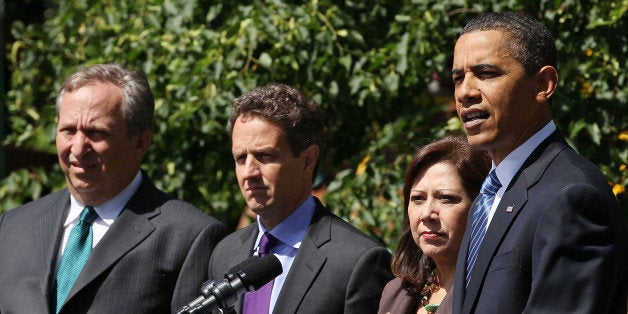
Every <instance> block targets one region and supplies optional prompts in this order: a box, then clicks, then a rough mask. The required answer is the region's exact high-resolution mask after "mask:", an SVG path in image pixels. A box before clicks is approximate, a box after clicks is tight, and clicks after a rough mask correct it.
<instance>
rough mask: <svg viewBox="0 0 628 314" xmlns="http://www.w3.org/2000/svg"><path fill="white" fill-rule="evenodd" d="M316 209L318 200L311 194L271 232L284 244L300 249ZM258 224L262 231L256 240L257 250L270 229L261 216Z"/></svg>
mask: <svg viewBox="0 0 628 314" xmlns="http://www.w3.org/2000/svg"><path fill="white" fill-rule="evenodd" d="M315 210H316V202H315V201H314V196H312V195H311V194H310V195H309V196H308V198H307V199H305V201H304V202H303V203H302V204H301V205H300V206H299V207H298V208H297V210H295V211H294V212H293V213H292V214H290V216H288V218H286V219H285V220H284V221H282V222H281V223H280V224H278V225H277V226H276V227H275V228H274V229H273V230H272V231H270V233H271V234H272V235H273V236H274V237H275V238H277V239H279V240H280V241H281V242H283V243H284V244H286V245H289V246H291V247H293V248H295V249H298V248H299V247H300V246H301V241H303V237H305V233H306V232H307V228H308V227H309V225H310V221H311V220H312V216H314V211H315ZM257 226H258V228H259V230H260V232H259V234H258V235H257V240H256V241H255V251H257V247H258V246H259V241H260V239H261V238H262V234H264V232H266V231H268V230H267V229H266V228H264V225H262V223H261V221H260V219H259V217H258V219H257Z"/></svg>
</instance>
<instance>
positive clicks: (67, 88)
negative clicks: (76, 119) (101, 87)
mask: <svg viewBox="0 0 628 314" xmlns="http://www.w3.org/2000/svg"><path fill="white" fill-rule="evenodd" d="M96 82H99V83H112V84H114V85H116V86H118V87H120V88H121V89H122V91H123V94H124V103H123V104H121V105H122V116H123V117H124V120H125V121H126V123H127V126H128V128H129V135H130V136H133V135H137V134H139V133H141V132H143V131H146V130H150V128H151V126H152V123H153V113H154V111H155V98H154V96H153V93H152V91H151V89H150V86H149V84H148V80H147V79H146V75H145V74H144V73H143V72H140V71H136V70H132V69H128V68H125V67H123V66H121V65H119V64H114V63H108V64H96V65H92V66H88V67H83V68H79V69H78V70H76V71H75V72H74V73H72V74H71V75H70V76H68V77H67V78H66V79H65V81H63V84H62V85H61V89H60V90H59V95H58V97H57V101H56V104H55V109H56V111H57V116H58V115H59V110H60V108H61V99H62V98H63V95H64V94H65V93H71V92H73V91H75V90H77V89H79V88H81V87H83V86H85V85H89V84H93V83H96Z"/></svg>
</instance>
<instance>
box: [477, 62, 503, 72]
mask: <svg viewBox="0 0 628 314" xmlns="http://www.w3.org/2000/svg"><path fill="white" fill-rule="evenodd" d="M483 70H493V71H495V70H499V71H501V69H500V68H499V67H498V66H496V65H493V64H490V63H480V64H476V65H474V66H472V67H471V71H473V72H479V71H483Z"/></svg>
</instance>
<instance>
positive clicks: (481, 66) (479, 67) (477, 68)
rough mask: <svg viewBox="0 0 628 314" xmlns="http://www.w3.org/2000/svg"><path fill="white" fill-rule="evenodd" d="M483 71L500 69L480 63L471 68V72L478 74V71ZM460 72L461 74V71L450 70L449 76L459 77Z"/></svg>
mask: <svg viewBox="0 0 628 314" xmlns="http://www.w3.org/2000/svg"><path fill="white" fill-rule="evenodd" d="M485 70H492V71H501V69H500V68H499V67H498V66H496V65H493V64H490V63H480V64H476V65H474V66H472V67H471V71H472V72H480V71H485ZM462 72H463V71H462V69H453V70H451V75H452V76H456V75H461V74H462Z"/></svg>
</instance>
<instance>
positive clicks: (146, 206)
mask: <svg viewBox="0 0 628 314" xmlns="http://www.w3.org/2000/svg"><path fill="white" fill-rule="evenodd" d="M69 206H70V194H69V192H68V190H67V189H64V190H62V191H59V192H56V193H54V194H51V195H48V196H45V197H43V198H41V199H39V200H36V201H33V202H31V203H28V204H26V205H23V206H21V207H18V208H15V209H12V210H10V211H8V212H6V213H5V214H4V215H3V216H2V217H1V218H0V312H1V313H5V314H6V313H48V312H54V309H53V308H52V306H53V304H54V298H55V296H54V280H55V269H53V268H54V267H55V262H56V259H57V252H58V250H59V245H60V242H61V237H62V235H63V230H62V227H61V226H62V224H63V221H64V220H65V217H66V216H67V211H68V210H67V209H68V208H69ZM224 234H225V229H224V226H223V225H222V223H220V222H219V221H217V220H216V219H214V218H212V217H209V216H207V215H205V214H203V213H202V212H200V211H199V210H198V209H196V208H194V207H193V206H192V205H190V204H188V203H185V202H182V201H179V200H175V199H173V198H171V197H169V196H168V195H166V194H165V193H163V192H161V191H159V190H158V189H157V188H155V186H154V185H153V184H152V183H151V182H150V180H149V179H148V178H146V176H144V180H143V182H142V185H141V186H140V188H139V189H138V190H137V192H136V193H135V194H134V195H133V197H132V198H131V199H130V200H129V202H128V204H127V205H126V206H125V208H124V209H123V210H122V212H121V213H120V215H119V216H118V217H117V218H116V220H115V222H114V223H113V224H112V225H111V227H110V228H109V230H108V231H107V233H106V234H105V236H104V237H103V238H102V239H101V240H100V242H99V243H98V244H97V245H96V247H94V249H93V250H92V253H91V255H90V257H89V260H88V261H87V263H86V264H85V267H84V268H83V271H82V272H81V274H80V275H79V278H78V279H77V281H76V283H75V285H74V287H73V288H72V290H71V291H70V294H69V295H68V297H67V299H66V301H65V304H64V306H63V308H62V310H61V312H62V313H170V312H171V311H176V309H178V308H179V307H181V306H183V305H185V304H187V303H188V302H189V301H190V300H192V299H194V298H196V297H197V296H198V295H199V287H200V284H201V283H202V282H203V281H205V280H206V279H207V277H208V276H207V263H208V262H209V257H210V255H211V252H212V249H213V248H214V246H215V244H216V243H217V242H218V241H219V240H220V239H221V238H222V237H223V236H224ZM51 300H53V301H52V302H51Z"/></svg>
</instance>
